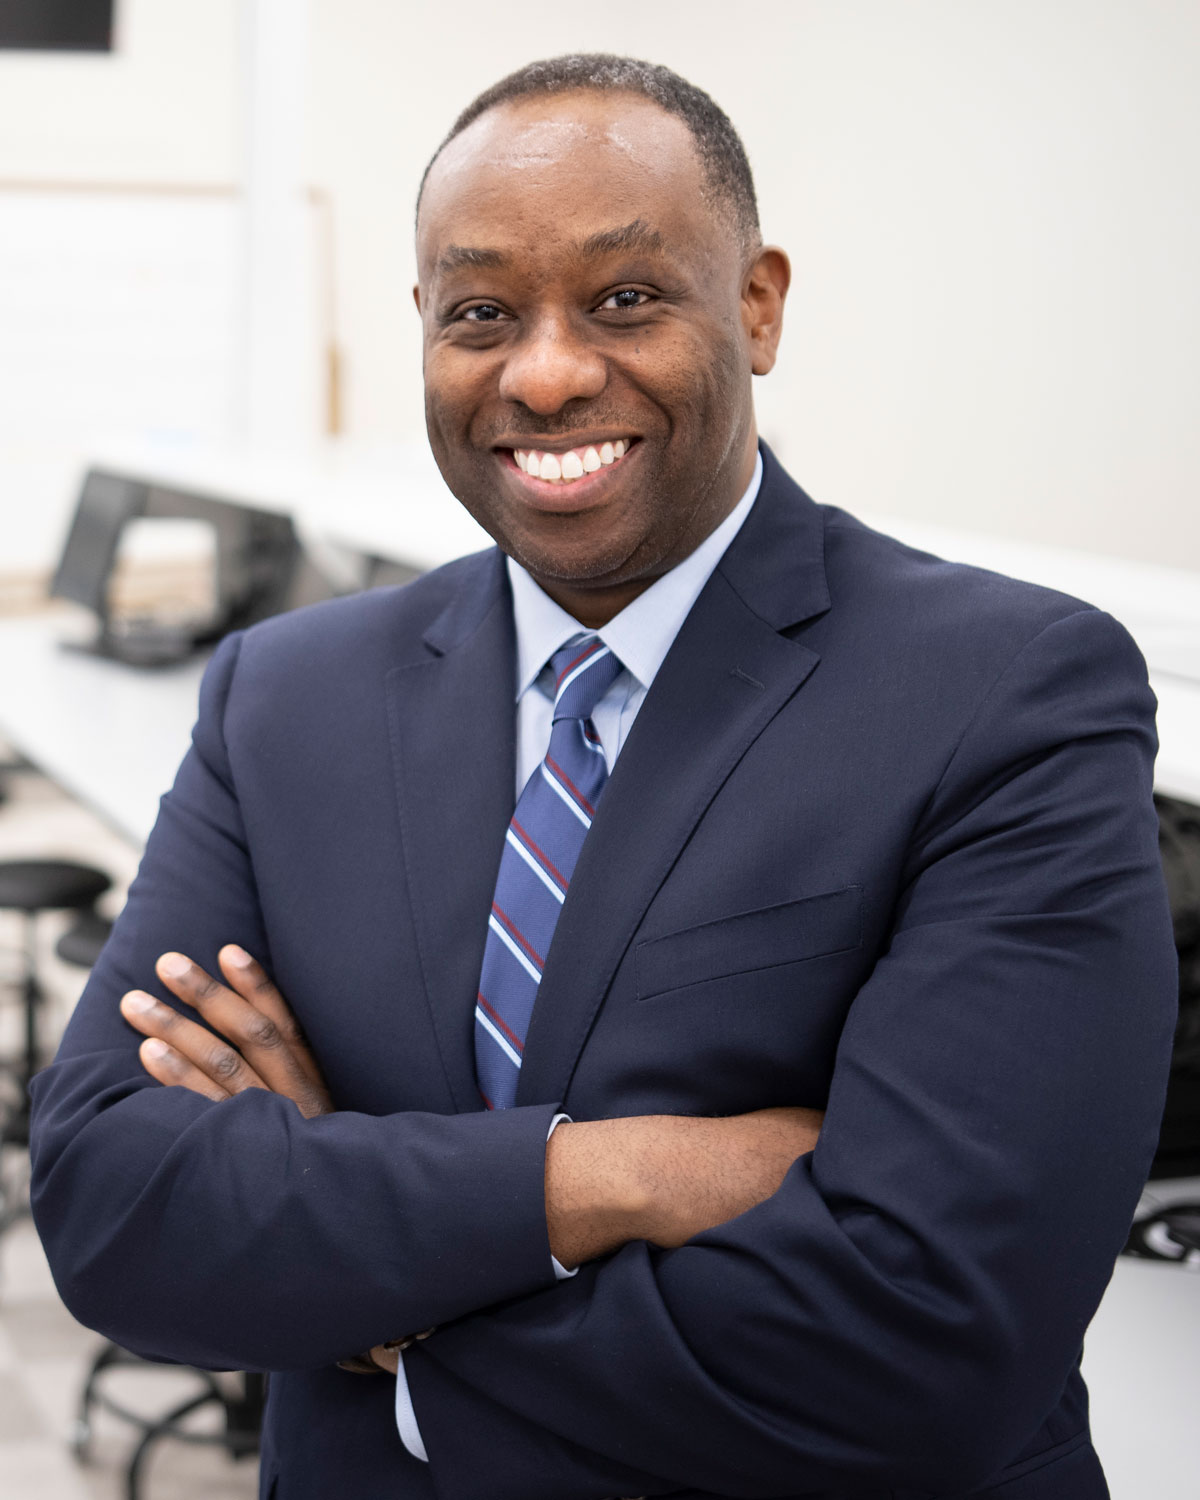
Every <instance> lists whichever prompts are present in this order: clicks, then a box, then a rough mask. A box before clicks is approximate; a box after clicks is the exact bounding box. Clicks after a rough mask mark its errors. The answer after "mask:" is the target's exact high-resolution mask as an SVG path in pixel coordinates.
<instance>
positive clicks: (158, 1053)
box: [142, 1036, 171, 1058]
mask: <svg viewBox="0 0 1200 1500" xmlns="http://www.w3.org/2000/svg"><path fill="white" fill-rule="evenodd" d="M170 1050H171V1049H170V1047H168V1046H167V1044H166V1042H160V1041H159V1039H158V1038H157V1037H156V1036H152V1037H151V1038H150V1040H149V1041H146V1042H143V1043H142V1051H143V1052H144V1053H145V1054H146V1056H147V1057H155V1058H162V1057H166V1055H167V1053H168V1052H170Z"/></svg>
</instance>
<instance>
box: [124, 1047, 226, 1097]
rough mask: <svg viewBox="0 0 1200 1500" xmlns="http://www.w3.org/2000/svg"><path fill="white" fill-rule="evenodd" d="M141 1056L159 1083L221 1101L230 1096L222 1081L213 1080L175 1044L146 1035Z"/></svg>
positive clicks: (139, 1050)
mask: <svg viewBox="0 0 1200 1500" xmlns="http://www.w3.org/2000/svg"><path fill="white" fill-rule="evenodd" d="M138 1057H139V1058H141V1062H142V1067H143V1068H145V1070H146V1072H147V1073H149V1075H150V1077H151V1078H156V1079H157V1080H158V1082H159V1083H165V1084H166V1085H167V1087H168V1088H176V1087H178V1088H185V1089H191V1091H192V1093H193V1094H203V1095H204V1097H205V1098H206V1099H212V1100H213V1101H214V1102H215V1103H218V1104H219V1103H220V1102H221V1100H222V1099H228V1098H229V1097H230V1095H229V1094H227V1093H226V1092H225V1090H224V1089H223V1088H222V1087H221V1085H220V1084H219V1083H214V1082H213V1081H212V1079H211V1078H209V1077H208V1075H207V1074H205V1073H202V1072H201V1071H200V1069H199V1068H197V1067H196V1066H195V1065H194V1064H193V1063H190V1062H188V1060H187V1058H186V1057H182V1056H180V1054H179V1053H178V1052H176V1051H175V1049H174V1048H173V1047H168V1046H167V1044H166V1042H162V1041H159V1039H158V1038H157V1037H147V1039H146V1040H145V1041H144V1042H143V1043H142V1045H141V1046H140V1047H139V1048H138Z"/></svg>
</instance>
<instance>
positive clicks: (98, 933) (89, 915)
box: [54, 911, 113, 969]
mask: <svg viewBox="0 0 1200 1500" xmlns="http://www.w3.org/2000/svg"><path fill="white" fill-rule="evenodd" d="M112 930H113V924H112V923H111V922H110V921H109V920H108V918H107V917H102V916H100V915H99V913H98V912H94V911H85V912H83V913H82V915H81V916H80V917H79V918H78V919H77V920H76V921H74V922H72V923H71V925H70V927H68V928H67V930H66V932H64V933H63V935H62V937H60V938H59V940H58V942H57V943H55V945H54V951H55V953H57V954H58V956H59V958H62V959H65V960H66V962H67V963H69V964H78V965H79V967H80V968H81V969H90V968H91V967H92V965H93V964H94V963H95V962H96V960H97V959H98V958H99V957H100V950H101V948H103V947H104V945H105V943H107V942H108V937H109V933H111V932H112Z"/></svg>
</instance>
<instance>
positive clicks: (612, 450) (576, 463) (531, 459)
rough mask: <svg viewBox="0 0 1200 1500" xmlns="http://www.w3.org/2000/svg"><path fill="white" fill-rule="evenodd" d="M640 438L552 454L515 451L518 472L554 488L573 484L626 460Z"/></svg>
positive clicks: (537, 451) (620, 439) (622, 439)
mask: <svg viewBox="0 0 1200 1500" xmlns="http://www.w3.org/2000/svg"><path fill="white" fill-rule="evenodd" d="M636 441H637V439H636V438H617V440H616V441H615V442H602V443H598V444H597V443H588V444H586V445H581V446H579V447H577V448H567V449H566V450H565V451H563V452H561V453H559V452H549V451H547V450H545V449H538V448H514V449H513V458H514V459H515V460H516V464H517V468H518V469H520V470H521V472H522V473H524V474H530V475H532V477H533V478H534V479H545V480H548V481H549V482H550V483H551V484H571V483H573V482H574V481H575V480H576V479H582V478H583V476H584V475H585V474H594V473H596V471H597V470H598V469H600V468H602V467H603V468H608V467H609V466H610V465H612V464H614V463H616V462H617V460H618V459H621V458H624V457H625V454H626V452H627V451H628V450H629V449H630V448H631V447H632V446H633V444H634V443H635V442H636Z"/></svg>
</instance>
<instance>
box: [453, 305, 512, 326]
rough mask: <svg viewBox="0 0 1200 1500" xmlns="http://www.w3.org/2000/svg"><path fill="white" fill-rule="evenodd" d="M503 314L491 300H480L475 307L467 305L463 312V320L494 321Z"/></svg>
mask: <svg viewBox="0 0 1200 1500" xmlns="http://www.w3.org/2000/svg"><path fill="white" fill-rule="evenodd" d="M503 316H504V314H503V313H502V312H501V311H500V309H499V308H498V307H497V306H496V305H495V304H494V303H492V302H481V303H479V304H478V305H477V306H475V307H468V308H467V310H466V312H464V313H463V320H464V322H467V323H494V322H495V321H496V319H497V318H501V317H503Z"/></svg>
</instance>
